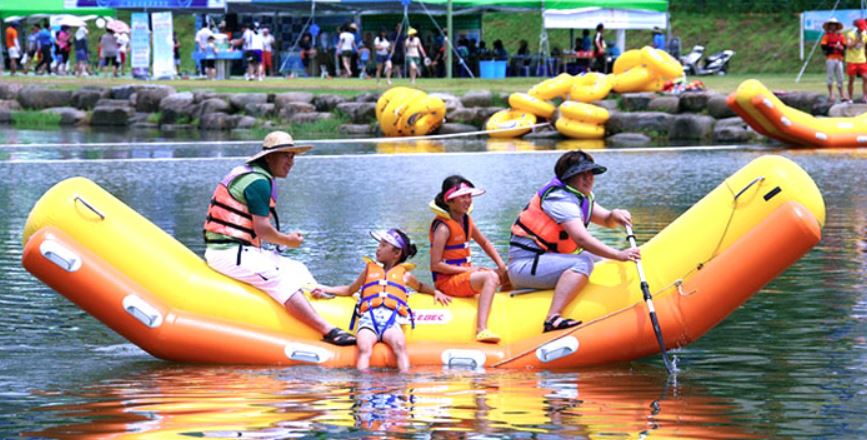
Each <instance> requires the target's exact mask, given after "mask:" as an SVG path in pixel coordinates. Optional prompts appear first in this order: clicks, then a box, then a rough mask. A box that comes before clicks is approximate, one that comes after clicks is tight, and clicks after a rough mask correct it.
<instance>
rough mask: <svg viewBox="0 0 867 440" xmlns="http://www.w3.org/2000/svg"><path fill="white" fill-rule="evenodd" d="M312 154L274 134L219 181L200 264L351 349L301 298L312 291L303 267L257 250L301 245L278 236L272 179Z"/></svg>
mask: <svg viewBox="0 0 867 440" xmlns="http://www.w3.org/2000/svg"><path fill="white" fill-rule="evenodd" d="M312 148H313V147H312V146H309V145H303V146H302V145H295V143H294V140H293V139H292V136H290V135H289V134H288V133H286V132H283V131H273V132H271V133H269V134H268V135H267V136H265V139H264V141H263V142H262V151H260V152H259V153H257V154H255V155H253V156H252V157H250V158H249V159H247V160H246V161H245V163H244V164H243V165H240V166H237V167H235V168H233V169H232V170H231V171H229V174H227V175H226V176H225V177H223V179H222V180H221V181H220V183H219V184H218V185H217V188H216V189H215V190H214V195H213V196H212V197H211V203H210V205H209V206H208V216H207V219H206V220H205V225H204V236H205V243H206V245H207V248H206V250H205V260H206V261H207V262H208V265H209V266H211V268H213V269H214V270H216V271H217V272H220V273H222V274H223V275H226V276H229V277H231V278H234V279H236V280H238V281H241V282H243V283H246V284H249V285H251V286H253V287H256V288H258V289H260V290H262V291H264V292H265V293H267V294H268V296H270V297H271V298H273V299H274V300H275V301H277V302H278V303H279V304H282V305H283V308H284V309H286V311H287V312H288V313H289V314H290V315H292V316H293V317H295V318H296V319H298V320H300V321H301V322H303V323H304V324H307V325H308V326H310V327H312V328H313V329H315V330H317V331H318V332H320V333H322V334H323V335H324V337H323V340H324V341H326V342H329V343H331V344H334V345H353V344H355V336H352V335H351V334H349V333H347V332H346V331H344V330H342V329H340V328H337V327H335V326H333V325H331V324H329V323H328V322H326V321H325V320H324V319H322V317H321V316H319V314H318V313H317V312H316V310H315V309H313V307H312V306H311V305H310V302H309V301H307V298H306V297H305V296H304V294H303V293H302V292H301V288H302V287H304V286H309V285H316V280H315V279H314V278H313V275H312V274H311V273H310V271H309V270H308V269H307V267H306V266H305V265H304V263H302V262H300V261H296V260H292V259H290V258H288V257H284V256H282V255H280V254H279V253H278V252H277V251H274V250H270V249H263V247H262V244H263V242H268V243H272V244H275V245H278V246H280V245H282V246H287V247H291V248H296V247H298V246H300V245H301V243H302V242H303V241H304V237H303V236H302V235H301V233H300V232H298V231H295V232H291V233H288V234H286V233H283V232H280V220H279V219H278V218H277V211H276V209H275V207H276V206H277V182H276V179H277V178H281V179H282V178H285V177H286V176H287V175H289V171H290V170H291V169H292V166H293V165H294V163H295V155H296V154H302V153H304V152H306V151H309V150H310V149H312ZM272 217H273V219H274V223H275V224H276V226H275V225H272V224H271V218H272Z"/></svg>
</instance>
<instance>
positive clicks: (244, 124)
mask: <svg viewBox="0 0 867 440" xmlns="http://www.w3.org/2000/svg"><path fill="white" fill-rule="evenodd" d="M263 105H274V104H263ZM256 122H257V119H256V118H254V117H252V116H241V118H240V119H238V121H237V122H236V123H235V128H236V129H238V128H240V129H250V128H253V127H255V126H256Z"/></svg>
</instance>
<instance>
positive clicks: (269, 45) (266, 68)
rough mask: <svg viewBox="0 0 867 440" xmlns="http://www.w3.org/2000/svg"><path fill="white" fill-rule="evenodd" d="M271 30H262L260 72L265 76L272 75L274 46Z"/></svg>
mask: <svg viewBox="0 0 867 440" xmlns="http://www.w3.org/2000/svg"><path fill="white" fill-rule="evenodd" d="M276 42H277V41H276V40H275V39H274V36H273V35H271V30H270V29H268V28H262V72H264V75H265V76H271V75H273V74H274V57H273V54H274V45H275V44H276Z"/></svg>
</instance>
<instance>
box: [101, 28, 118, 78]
mask: <svg viewBox="0 0 867 440" xmlns="http://www.w3.org/2000/svg"><path fill="white" fill-rule="evenodd" d="M99 46H100V48H101V50H102V55H101V57H102V61H103V64H102V65H103V67H104V68H105V67H108V66H111V69H112V72H111V73H112V75H113V76H117V53H118V50H117V38H116V37H115V35H114V31H113V30H111V29H106V30H105V34H103V36H102V38H100V40H99Z"/></svg>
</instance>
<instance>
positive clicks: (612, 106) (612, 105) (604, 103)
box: [591, 99, 617, 112]
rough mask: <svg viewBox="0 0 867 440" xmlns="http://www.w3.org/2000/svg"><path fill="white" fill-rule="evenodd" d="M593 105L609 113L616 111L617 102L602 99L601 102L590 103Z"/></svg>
mask: <svg viewBox="0 0 867 440" xmlns="http://www.w3.org/2000/svg"><path fill="white" fill-rule="evenodd" d="M591 104H593V105H598V106H599V107H602V108H604V109H605V110H608V111H609V112H616V111H617V100H616V99H603V100H601V101H593V102H591Z"/></svg>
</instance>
